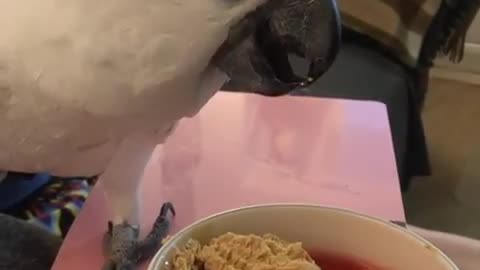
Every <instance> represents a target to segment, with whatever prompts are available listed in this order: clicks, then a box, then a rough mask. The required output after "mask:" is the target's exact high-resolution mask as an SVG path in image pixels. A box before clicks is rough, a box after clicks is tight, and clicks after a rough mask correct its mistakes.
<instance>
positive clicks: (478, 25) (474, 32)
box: [467, 15, 480, 44]
mask: <svg viewBox="0 0 480 270" xmlns="http://www.w3.org/2000/svg"><path fill="white" fill-rule="evenodd" d="M467 42H470V43H476V44H480V15H478V16H477V18H476V19H475V21H474V22H473V24H472V26H471V28H470V31H469V33H468V35H467Z"/></svg>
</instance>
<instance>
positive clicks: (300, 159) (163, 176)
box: [53, 93, 404, 270]
mask: <svg viewBox="0 0 480 270" xmlns="http://www.w3.org/2000/svg"><path fill="white" fill-rule="evenodd" d="M142 185H143V186H142V192H143V207H142V227H143V228H144V229H145V230H147V229H149V227H150V224H151V223H152V222H153V220H154V219H155V217H156V215H157V213H158V211H159V209H160V205H161V204H162V202H165V201H172V202H173V203H174V204H175V207H176V210H177V212H178V215H177V217H176V219H175V224H174V230H175V231H176V230H178V229H180V228H182V227H184V226H186V225H188V224H190V223H192V222H193V221H195V220H198V219H200V218H202V217H206V216H208V215H210V214H213V213H216V212H219V211H223V210H227V209H231V208H236V207H239V206H246V205H252V204H259V203H272V202H275V203H277V202H306V203H320V204H326V205H333V206H339V207H346V208H351V209H354V210H357V211H360V212H363V213H366V214H370V215H374V216H379V217H383V218H386V219H391V220H399V221H403V220H404V212H403V205H402V200H401V194H400V188H399V183H398V177H397V171H396V167H395V159H394V154H393V147H392V142H391V135H390V130H389V124H388V119H387V113H386V108H385V106H384V105H383V104H380V103H375V102H360V101H350V100H337V99H318V98H304V97H281V98H264V97H260V96H256V95H245V94H232V93H219V94H217V95H216V96H215V97H214V98H213V99H212V100H211V101H210V102H209V104H207V105H206V106H205V108H204V109H203V110H202V111H201V112H200V114H199V115H198V116H197V117H195V118H193V119H188V120H185V121H183V122H182V123H181V124H180V125H179V127H178V129H177V130H176V131H175V133H174V135H173V136H172V137H171V138H169V140H168V142H167V143H166V144H165V145H164V146H159V147H158V149H157V150H156V152H155V154H154V156H153V158H152V159H151V161H150V163H149V165H148V168H147V170H146V173H145V179H144V180H143V183H142ZM109 218H110V209H109V208H108V206H107V205H106V203H105V198H104V195H103V190H102V187H101V184H99V185H97V187H96V188H95V189H94V191H93V193H92V195H91V196H90V198H89V200H88V202H87V203H86V205H85V208H84V210H83V211H82V213H81V214H80V216H79V218H78V219H77V221H76V222H75V224H74V225H73V227H72V228H71V230H70V233H69V235H68V237H67V239H66V240H65V243H64V245H63V247H62V249H61V251H60V254H59V257H58V258H57V261H56V263H55V266H54V267H53V269H55V270H59V269H62V270H63V269H65V270H66V269H68V270H76V269H79V270H80V269H82V270H83V269H100V267H101V265H102V262H103V257H102V255H101V238H102V235H103V233H104V231H105V229H106V226H107V221H108V219H109Z"/></svg>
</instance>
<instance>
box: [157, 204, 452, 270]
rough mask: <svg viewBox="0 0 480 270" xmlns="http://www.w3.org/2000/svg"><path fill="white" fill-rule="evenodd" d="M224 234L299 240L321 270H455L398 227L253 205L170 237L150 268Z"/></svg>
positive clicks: (168, 268) (305, 209) (168, 267)
mask: <svg viewBox="0 0 480 270" xmlns="http://www.w3.org/2000/svg"><path fill="white" fill-rule="evenodd" d="M228 233H235V234H237V235H243V236H249V235H255V236H258V237H263V236H264V235H266V234H272V235H274V236H278V238H279V239H281V240H282V241H285V242H287V243H289V244H294V243H297V242H300V243H301V246H302V248H303V249H304V250H305V251H306V252H307V253H308V255H309V256H310V258H311V259H312V260H313V261H314V262H315V263H316V265H317V266H318V268H320V269H321V270H380V269H382V270H405V269H428V270H459V269H458V268H457V267H456V266H455V265H454V264H453V262H452V261H451V260H449V259H448V258H447V257H446V256H445V254H443V253H442V252H441V251H440V250H438V249H437V248H435V247H434V246H433V245H432V244H431V243H428V241H425V240H424V239H422V238H421V237H419V236H417V235H415V234H414V233H412V232H411V231H408V230H406V229H405V228H402V227H401V226H397V225H395V224H392V223H391V222H388V221H385V220H381V219H378V218H374V217H369V216H366V215H363V214H359V213H356V212H353V211H350V210H346V209H338V208H330V207H322V206H316V205H298V204H282V205H279V204H276V205H259V206H251V207H245V208H239V209H234V210H230V211H227V212H223V213H219V214H215V215H213V216H210V217H207V218H204V219H202V220H199V221H197V222H195V223H194V224H191V225H189V226H188V227H186V228H184V229H182V230H181V231H179V232H177V233H176V234H175V235H174V236H173V237H172V238H170V239H169V240H168V241H167V242H166V243H165V244H164V246H163V247H162V248H161V249H160V250H159V251H158V252H157V255H156V256H155V258H154V259H153V261H152V262H151V263H150V267H149V270H177V269H174V267H173V261H174V258H175V255H176V253H177V252H178V251H179V250H182V249H183V248H184V247H186V246H187V244H188V243H189V242H190V243H191V242H192V241H191V240H192V239H194V240H196V241H197V242H198V243H199V245H198V246H197V247H200V248H203V246H207V245H209V244H210V243H211V242H212V239H215V238H218V237H220V236H222V235H225V234H228ZM192 258H193V260H195V257H192ZM202 267H203V268H205V267H204V265H202V264H200V266H198V264H197V265H196V266H195V265H193V264H192V268H193V270H217V269H195V268H202ZM318 268H317V269H318ZM222 270H223V269H222ZM225 270H237V269H235V268H231V269H225ZM242 270H243V269H242ZM271 270H275V269H273V267H272V269H271Z"/></svg>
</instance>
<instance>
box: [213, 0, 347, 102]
mask: <svg viewBox="0 0 480 270" xmlns="http://www.w3.org/2000/svg"><path fill="white" fill-rule="evenodd" d="M340 32H341V25H340V18H339V13H338V9H337V6H336V3H335V0H270V1H267V3H266V4H264V5H263V6H262V7H261V8H259V9H257V10H256V11H254V12H252V13H251V14H249V16H247V17H246V18H245V19H244V20H243V21H241V22H240V23H239V24H238V25H236V26H235V27H233V28H232V29H231V31H230V35H229V37H228V39H227V41H226V42H225V43H224V44H223V46H222V47H221V48H220V50H219V51H218V52H217V54H216V55H215V57H214V59H213V62H214V64H216V65H217V67H219V68H220V69H221V70H222V71H223V72H225V73H227V74H228V75H229V76H230V78H231V80H230V82H229V83H227V84H226V85H225V86H224V90H231V91H245V92H255V93H259V94H263V95H268V96H278V95H283V94H287V93H289V92H291V91H293V90H296V89H299V88H304V87H306V86H308V85H310V84H312V83H314V82H315V81H316V80H317V79H318V78H319V77H321V76H322V75H323V74H324V73H325V72H326V71H327V70H328V68H329V67H330V66H331V65H332V63H333V61H334V59H335V57H336V55H337V53H338V51H339V48H340ZM291 55H296V56H298V57H301V58H303V59H304V60H306V61H308V63H309V68H308V73H307V74H304V75H299V74H297V73H298V72H297V71H296V70H295V69H294V67H292V64H291V62H290V59H289V56H291Z"/></svg>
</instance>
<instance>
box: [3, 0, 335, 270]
mask: <svg viewBox="0 0 480 270" xmlns="http://www.w3.org/2000/svg"><path fill="white" fill-rule="evenodd" d="M0 25H1V26H2V30H1V31H0V129H1V132H0V171H16V172H29V173H35V172H49V173H51V174H52V175H56V176H60V177H71V176H94V175H101V181H102V185H103V187H104V189H105V192H106V197H107V199H108V202H109V203H110V204H111V206H112V209H113V213H114V216H113V219H112V222H111V224H110V227H109V231H108V234H107V236H108V237H107V240H108V241H107V251H109V254H108V258H107V263H106V267H105V268H106V269H133V268H134V265H135V264H136V263H137V262H138V261H139V260H141V259H143V258H146V257H148V256H150V255H151V254H152V253H153V252H155V250H156V249H157V248H158V245H159V242H160V241H159V239H160V238H161V237H163V236H164V235H165V233H166V232H165V230H166V228H167V227H168V218H167V216H166V214H167V213H168V210H171V209H173V208H172V207H171V205H170V204H165V205H164V207H162V210H163V211H162V213H161V215H160V217H159V219H158V220H157V223H156V224H155V225H154V229H153V231H152V233H151V234H150V235H149V237H147V238H146V239H145V240H143V241H138V239H137V237H138V229H137V227H136V224H138V223H137V216H138V210H139V207H138V200H137V199H138V198H137V190H138V186H139V183H140V179H141V177H142V173H143V170H144V167H145V165H146V163H147V161H148V160H149V158H150V156H151V154H152V152H153V150H154V147H155V146H156V145H157V144H159V143H162V142H163V141H164V140H165V138H166V137H167V135H168V134H170V133H171V131H172V130H173V129H174V126H175V123H176V122H177V121H178V120H180V119H181V118H183V117H190V116H193V115H195V113H196V112H198V110H199V109H200V108H201V107H202V106H203V105H204V104H205V103H206V102H207V101H208V100H209V98H210V97H212V95H213V94H214V93H215V92H216V91H217V90H218V89H220V88H221V87H222V85H223V84H224V82H225V81H227V80H228V79H229V78H231V79H232V81H231V83H230V84H229V86H227V87H230V88H231V89H233V90H237V89H240V90H246V91H252V92H258V93H263V94H266V95H277V94H283V93H287V92H288V91H291V90H293V89H295V88H298V87H302V86H305V85H307V84H310V83H312V82H313V81H315V80H316V79H317V78H318V77H319V76H320V75H321V74H322V73H323V72H324V71H325V70H326V69H327V68H328V67H329V66H330V64H331V62H332V61H333V57H334V55H335V54H336V50H337V48H338V42H339V40H338V31H339V25H338V14H337V13H336V7H335V4H334V2H333V0H191V1H187V0H135V1H131V0H103V1H98V0H42V1H36V0H21V1H7V0H0ZM289 54H297V55H299V56H301V57H304V58H306V59H307V60H309V61H310V62H311V65H310V69H309V74H307V75H308V76H306V78H303V77H301V76H298V75H295V74H294V73H293V72H292V69H291V67H290V64H289V62H288V55H289Z"/></svg>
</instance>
